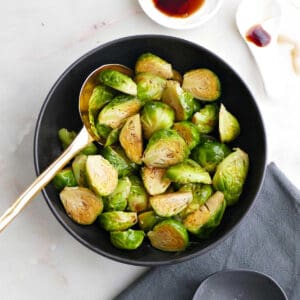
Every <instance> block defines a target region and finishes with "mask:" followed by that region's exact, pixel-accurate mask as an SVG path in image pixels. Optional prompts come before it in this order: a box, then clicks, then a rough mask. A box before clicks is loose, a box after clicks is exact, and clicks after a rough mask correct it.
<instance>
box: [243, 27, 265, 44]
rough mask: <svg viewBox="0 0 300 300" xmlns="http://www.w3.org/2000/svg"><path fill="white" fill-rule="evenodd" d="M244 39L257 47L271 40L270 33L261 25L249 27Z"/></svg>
mask: <svg viewBox="0 0 300 300" xmlns="http://www.w3.org/2000/svg"><path fill="white" fill-rule="evenodd" d="M246 39H247V40H248V41H249V42H252V43H254V44H255V45H256V46H258V47H265V46H267V45H268V44H269V43H270V42H271V36H270V34H269V33H268V32H267V31H265V30H264V29H263V28H262V26H261V25H255V26H253V27H251V28H250V29H249V30H248V31H247V33H246Z"/></svg>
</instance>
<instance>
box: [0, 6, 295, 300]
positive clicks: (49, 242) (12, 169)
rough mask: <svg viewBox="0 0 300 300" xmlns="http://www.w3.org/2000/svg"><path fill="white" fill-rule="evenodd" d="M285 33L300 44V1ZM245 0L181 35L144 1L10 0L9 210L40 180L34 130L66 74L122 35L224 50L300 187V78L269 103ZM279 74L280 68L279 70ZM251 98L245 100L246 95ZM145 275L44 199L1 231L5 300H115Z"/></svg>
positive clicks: (5, 92) (0, 15) (5, 174)
mask: <svg viewBox="0 0 300 300" xmlns="http://www.w3.org/2000/svg"><path fill="white" fill-rule="evenodd" d="M281 2H282V4H283V12H284V22H283V24H282V28H281V31H282V32H285V33H288V34H289V35H290V36H292V37H293V38H295V39H298V40H299V41H300V32H299V28H300V8H297V7H295V6H293V5H292V3H293V2H294V3H296V4H297V3H298V4H300V3H299V1H295V0H294V1H292V0H284V1H281ZM238 4H239V1H238V0H231V1H224V3H223V6H222V8H221V10H220V11H219V13H218V14H217V15H216V16H215V17H214V18H213V19H212V20H211V21H209V22H208V23H206V24H205V25H203V26H202V27H200V28H197V29H193V30H188V31H175V30H169V29H165V28H162V27H160V26H159V25H157V24H155V23H153V21H151V20H150V19H148V18H147V17H146V16H145V14H144V13H143V12H142V11H141V9H140V7H139V6H138V3H137V1H136V0H122V1H121V0H119V1H118V0H110V1H96V0H86V1H79V0H63V1H59V0H52V1H40V0H27V1H18V0H10V1H3V2H1V10H0V43H1V44H0V120H1V126H0V136H1V143H0V171H1V177H0V190H1V201H0V212H2V211H4V210H5V209H6V208H7V207H8V206H9V205H10V204H11V203H12V202H13V201H14V199H15V198H16V197H17V196H18V194H20V193H21V191H22V190H23V189H24V188H25V187H26V186H27V185H28V184H30V183H31V181H32V180H33V179H34V177H35V173H34V168H33V155H32V147H33V146H32V145H33V132H34V127H35V122H36V119H37V116H38V112H39V110H40V107H41V105H42V103H43V100H44V99H45V97H46V95H47V92H48V91H49V89H50V88H51V86H52V84H53V83H54V82H55V80H56V79H57V77H58V76H59V75H60V74H61V73H62V72H63V71H64V69H65V68H66V67H67V66H68V65H69V64H71V63H72V62H73V61H74V60H75V59H77V58H78V57H79V56H81V55H82V54H84V53H85V52H87V51H88V50H90V49H92V48H94V47H96V46H98V45H100V44H102V43H104V42H106V41H109V40H112V39H115V38H119V37H123V36H127V35H134V34H145V33H160V34H167V35H173V36H178V37H183V38H186V39H189V40H192V41H194V42H196V43H199V44H201V45H203V46H205V47H207V48H208V49H210V50H212V51H214V52H215V53H217V54H218V55H219V56H221V57H222V58H223V59H225V60H226V61H227V62H228V63H230V64H231V65H232V67H233V68H234V69H235V70H237V71H238V73H239V74H240V75H241V76H242V78H243V79H244V80H245V81H246V82H247V83H248V85H249V87H250V89H251V90H252V92H253V93H254V95H255V97H256V99H257V102H258V104H259V106H260V108H261V111H262V113H263V117H264V120H265V124H266V129H267V134H268V145H269V149H268V152H269V153H268V155H269V156H268V160H269V161H275V162H276V163H277V164H278V166H279V167H280V168H281V169H282V170H283V171H284V172H285V173H286V174H287V176H288V177H289V178H290V179H291V180H292V182H294V184H296V185H297V186H298V187H300V172H299V169H300V150H299V149H300V138H299V131H300V125H299V124H300V118H299V112H300V79H299V77H298V78H297V77H296V76H295V75H293V74H292V73H291V65H290V63H289V60H288V55H289V49H288V47H282V48H281V52H282V54H283V57H284V59H286V64H285V65H286V69H287V70H288V71H290V72H289V74H288V75H284V76H289V77H288V78H289V80H288V86H287V87H286V94H285V97H282V98H281V99H277V100H274V99H268V98H267V97H266V96H265V94H264V90H263V86H262V82H261V78H260V75H259V74H258V71H257V67H256V65H255V63H254V61H253V59H252V57H251V55H250V53H249V51H248V49H247V47H246V45H245V44H244V42H243V41H242V39H241V37H240V36H239V33H238V31H237V29H236V26H235V18H234V17H235V11H236V8H237V6H238ZM276 71H277V70H274V72H276ZM241 101H242V99H241ZM144 270H145V269H144V268H142V267H134V266H127V265H124V264H120V263H116V262H113V261H111V260H108V259H106V258H104V257H101V256H99V255H96V254H94V253H93V252H91V251H90V250H88V249H86V248H84V247H83V246H82V245H81V244H79V243H78V242H77V241H76V240H74V239H73V238H72V237H70V236H69V234H67V232H66V231H65V230H64V229H63V228H62V227H61V225H59V223H58V222H57V221H56V219H55V218H54V216H53V215H52V214H51V212H50V211H49V209H48V207H47V206H46V204H45V202H44V200H43V198H42V197H41V196H38V197H37V198H36V199H35V200H34V201H33V202H32V203H31V204H30V205H29V207H28V208H27V209H26V211H24V213H22V215H21V216H19V217H18V218H17V219H16V220H15V222H14V223H13V224H11V225H10V226H9V227H8V228H7V229H6V231H4V232H3V233H1V235H0V291H1V292H0V298H1V299H91V300H92V299H111V298H113V297H114V296H115V295H116V294H117V293H119V292H120V291H121V290H122V289H123V288H125V287H126V286H127V285H128V284H129V283H130V282H131V281H133V280H134V279H135V278H136V277H138V276H139V275H140V274H141V273H142V272H143V271H144Z"/></svg>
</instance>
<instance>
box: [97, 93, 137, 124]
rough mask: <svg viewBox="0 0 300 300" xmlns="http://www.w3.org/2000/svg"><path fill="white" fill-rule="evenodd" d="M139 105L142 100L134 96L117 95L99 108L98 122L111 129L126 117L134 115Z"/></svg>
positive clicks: (121, 122)
mask: <svg viewBox="0 0 300 300" xmlns="http://www.w3.org/2000/svg"><path fill="white" fill-rule="evenodd" d="M141 107H142V102H141V100H139V99H137V98H136V97H133V96H126V95H120V96H117V97H115V98H114V99H113V100H112V101H110V102H109V103H108V104H107V105H106V106H104V108H103V109H102V110H101V112H100V113H99V116H98V123H99V124H101V125H106V126H108V127H111V128H112V129H115V128H119V127H120V126H121V125H122V124H123V123H124V122H125V120H126V119H127V118H128V117H130V116H133V115H135V114H136V113H137V112H138V111H139V110H140V109H141ZM97 129H98V128H97Z"/></svg>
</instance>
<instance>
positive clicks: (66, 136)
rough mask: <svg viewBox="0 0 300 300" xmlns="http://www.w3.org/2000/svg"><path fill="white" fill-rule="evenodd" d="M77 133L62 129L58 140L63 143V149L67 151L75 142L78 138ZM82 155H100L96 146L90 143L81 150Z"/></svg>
mask: <svg viewBox="0 0 300 300" xmlns="http://www.w3.org/2000/svg"><path fill="white" fill-rule="evenodd" d="M76 136H77V133H76V132H75V131H69V130H68V129H66V128H61V129H60V130H59V131H58V138H59V140H60V142H61V145H62V148H63V149H66V148H68V147H69V146H70V144H71V143H72V142H73V140H74V139H75V138H76ZM81 153H82V154H85V155H93V154H97V153H98V148H97V146H96V145H95V144H93V143H90V144H88V145H87V146H86V147H85V148H83V149H82V150H81Z"/></svg>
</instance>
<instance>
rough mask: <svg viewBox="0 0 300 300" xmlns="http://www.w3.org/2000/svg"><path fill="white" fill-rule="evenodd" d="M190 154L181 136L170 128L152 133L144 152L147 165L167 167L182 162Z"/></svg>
mask: <svg viewBox="0 0 300 300" xmlns="http://www.w3.org/2000/svg"><path fill="white" fill-rule="evenodd" d="M189 154H190V150H189V148H188V146H187V144H186V143H185V141H184V140H183V138H182V137H181V136H180V135H179V134H178V133H177V132H176V131H175V130H172V129H161V130H158V131H156V132H154V133H153V135H152V136H151V138H150V140H149V142H148V145H147V147H146V149H145V152H144V157H143V161H144V163H145V164H146V166H147V167H153V168H167V167H169V166H171V165H176V164H178V163H180V162H182V161H183V160H184V159H185V158H187V157H188V155H189Z"/></svg>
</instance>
